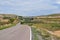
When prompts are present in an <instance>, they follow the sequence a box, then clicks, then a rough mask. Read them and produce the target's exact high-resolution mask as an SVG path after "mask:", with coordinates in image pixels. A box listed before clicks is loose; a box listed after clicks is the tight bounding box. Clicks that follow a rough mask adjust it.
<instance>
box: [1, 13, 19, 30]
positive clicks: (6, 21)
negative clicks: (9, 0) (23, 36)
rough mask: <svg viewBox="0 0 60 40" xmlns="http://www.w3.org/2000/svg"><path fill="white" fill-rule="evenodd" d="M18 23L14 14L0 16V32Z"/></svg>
mask: <svg viewBox="0 0 60 40" xmlns="http://www.w3.org/2000/svg"><path fill="white" fill-rule="evenodd" d="M18 22H19V19H18V16H17V15H14V14H0V30H2V29H5V28H8V27H11V26H13V25H15V24H17V23H18Z"/></svg>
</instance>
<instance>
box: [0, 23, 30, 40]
mask: <svg viewBox="0 0 60 40" xmlns="http://www.w3.org/2000/svg"><path fill="white" fill-rule="evenodd" d="M30 37H31V28H30V27H29V26H27V25H20V24H19V23H18V24H17V25H16V26H14V27H10V28H7V29H4V30H0V40H31V38H30Z"/></svg>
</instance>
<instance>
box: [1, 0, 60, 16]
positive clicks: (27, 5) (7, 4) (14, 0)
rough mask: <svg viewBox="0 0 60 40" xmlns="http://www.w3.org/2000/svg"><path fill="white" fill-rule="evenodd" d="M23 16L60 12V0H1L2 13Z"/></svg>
mask: <svg viewBox="0 0 60 40" xmlns="http://www.w3.org/2000/svg"><path fill="white" fill-rule="evenodd" d="M2 13H4V14H17V15H22V16H36V15H46V14H52V13H60V0H0V14H2Z"/></svg>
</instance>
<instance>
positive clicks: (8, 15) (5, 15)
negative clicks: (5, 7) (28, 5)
mask: <svg viewBox="0 0 60 40" xmlns="http://www.w3.org/2000/svg"><path fill="white" fill-rule="evenodd" d="M0 16H3V17H12V18H15V17H17V15H15V14H0Z"/></svg>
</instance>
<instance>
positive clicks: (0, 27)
mask: <svg viewBox="0 0 60 40" xmlns="http://www.w3.org/2000/svg"><path fill="white" fill-rule="evenodd" d="M15 25H16V24H11V25H9V26H0V30H3V29H6V28H9V27H12V26H15Z"/></svg>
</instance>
